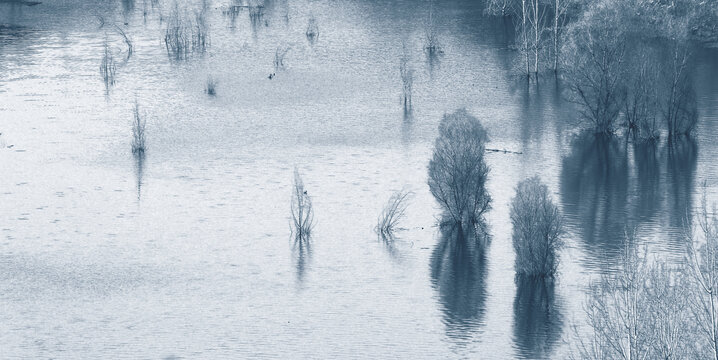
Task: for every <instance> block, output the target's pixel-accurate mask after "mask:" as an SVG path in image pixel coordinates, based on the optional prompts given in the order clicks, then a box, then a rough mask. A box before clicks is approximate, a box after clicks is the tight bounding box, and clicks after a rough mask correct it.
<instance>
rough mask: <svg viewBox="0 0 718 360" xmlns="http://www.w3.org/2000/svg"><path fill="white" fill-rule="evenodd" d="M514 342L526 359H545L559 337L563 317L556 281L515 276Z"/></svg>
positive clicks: (550, 353) (519, 352)
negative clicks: (556, 291)
mask: <svg viewBox="0 0 718 360" xmlns="http://www.w3.org/2000/svg"><path fill="white" fill-rule="evenodd" d="M515 283H516V297H515V298H514V339H513V340H514V344H515V346H516V348H517V350H518V355H519V356H520V357H522V358H525V359H548V358H550V357H551V355H552V352H553V349H554V346H555V345H556V344H557V343H558V342H559V341H560V340H561V334H562V326H563V319H562V316H561V311H560V310H561V309H560V307H559V306H558V304H557V301H556V293H555V280H553V279H547V278H537V277H531V276H516V278H515Z"/></svg>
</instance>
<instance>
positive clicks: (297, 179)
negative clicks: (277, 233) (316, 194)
mask: <svg viewBox="0 0 718 360" xmlns="http://www.w3.org/2000/svg"><path fill="white" fill-rule="evenodd" d="M291 211H292V234H293V235H294V238H295V239H296V240H308V239H309V237H310V236H311V232H312V228H313V227H314V210H313V208H312V198H311V197H310V196H309V195H308V194H307V190H306V189H305V188H304V182H303V181H302V177H301V176H300V175H299V170H298V169H296V168H295V169H294V185H293V187H292V202H291Z"/></svg>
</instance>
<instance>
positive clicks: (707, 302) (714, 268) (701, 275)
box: [686, 183, 718, 360]
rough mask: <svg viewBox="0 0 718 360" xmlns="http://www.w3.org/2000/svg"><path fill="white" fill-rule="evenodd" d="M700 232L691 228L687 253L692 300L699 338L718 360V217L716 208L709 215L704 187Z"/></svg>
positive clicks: (699, 221) (687, 237) (713, 357)
mask: <svg viewBox="0 0 718 360" xmlns="http://www.w3.org/2000/svg"><path fill="white" fill-rule="evenodd" d="M697 218H698V229H696V228H695V227H694V226H693V225H692V224H689V225H690V226H689V229H688V230H687V231H686V249H687V252H686V253H687V258H688V260H689V261H688V264H689V265H690V269H691V275H692V278H693V280H694V282H695V286H694V287H693V288H694V290H695V296H690V297H689V299H690V300H691V305H692V309H693V311H694V314H695V316H696V320H697V321H696V323H697V325H698V330H699V334H702V335H703V337H704V339H706V340H707V343H708V344H709V346H710V349H711V350H710V353H711V354H710V357H711V358H712V359H714V360H718V216H717V215H716V207H715V204H714V205H713V209H712V212H709V210H708V206H707V200H706V185H705V183H704V184H703V195H702V198H701V209H700V213H699V214H698V216H697Z"/></svg>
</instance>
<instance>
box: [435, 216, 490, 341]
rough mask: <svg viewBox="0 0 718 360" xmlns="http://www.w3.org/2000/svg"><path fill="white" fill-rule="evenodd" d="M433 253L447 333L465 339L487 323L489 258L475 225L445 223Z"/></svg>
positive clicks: (436, 283)
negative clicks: (487, 270)
mask: <svg viewBox="0 0 718 360" xmlns="http://www.w3.org/2000/svg"><path fill="white" fill-rule="evenodd" d="M440 233H441V235H440V236H441V237H440V239H439V242H438V244H437V245H436V247H435V248H434V251H433V253H432V255H431V281H432V285H433V286H434V288H435V289H437V290H438V292H439V301H440V303H441V309H442V311H443V313H444V324H445V325H446V334H447V336H449V337H450V338H452V339H454V340H457V341H461V340H465V339H468V338H470V337H471V333H472V332H473V331H475V330H476V329H477V328H478V327H479V326H481V325H482V324H483V319H484V313H485V311H486V309H485V302H486V279H485V275H486V261H485V254H484V250H483V244H482V241H481V239H479V236H478V235H477V234H476V232H475V231H474V230H473V229H472V227H470V226H469V227H465V228H462V226H460V225H453V226H443V227H441V230H440Z"/></svg>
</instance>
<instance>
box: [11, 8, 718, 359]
mask: <svg viewBox="0 0 718 360" xmlns="http://www.w3.org/2000/svg"><path fill="white" fill-rule="evenodd" d="M226 5H228V3H223V2H209V3H208V9H207V19H208V23H209V24H210V39H211V45H210V47H209V48H208V50H207V52H206V53H204V54H203V55H200V54H194V55H191V56H190V58H189V59H188V60H187V61H180V62H177V61H171V60H170V58H169V57H168V56H167V52H166V50H165V48H164V46H163V43H162V38H163V36H164V29H165V27H166V23H164V22H160V15H161V14H165V16H166V15H167V13H168V11H169V10H168V9H170V7H171V4H170V3H163V2H161V1H160V2H152V1H146V2H143V1H131V0H122V1H119V2H81V1H73V0H68V1H46V2H44V3H43V4H41V5H36V6H31V7H30V6H26V5H24V6H21V5H17V4H9V3H0V24H1V26H0V132H1V133H2V135H0V145H3V146H5V148H4V149H2V150H0V169H2V170H0V171H1V176H0V269H1V270H2V271H0V301H1V302H2V304H3V307H2V311H0V324H1V325H0V329H1V331H0V344H2V347H1V348H0V357H7V358H15V357H18V358H28V357H30V358H35V357H53V358H78V357H82V358H86V357H149V358H164V357H171V356H176V357H188V358H194V357H200V358H207V357H210V358H218V357H231V358H236V357H253V358H254V357H321V358H329V357H340V356H341V357H347V356H349V357H361V358H366V357H377V358H387V357H402V358H446V357H451V358H477V357H482V358H483V357H488V358H515V357H520V358H548V357H561V356H563V355H565V354H566V352H567V351H568V347H567V346H566V344H565V342H564V340H565V339H566V338H567V336H568V335H569V333H570V327H571V325H572V324H574V323H578V324H580V323H581V321H582V310H581V306H582V302H583V300H584V289H585V286H586V285H587V284H588V282H589V281H590V279H592V278H594V277H595V275H596V274H598V273H599V272H601V271H610V269H612V268H613V267H614V266H615V265H616V255H617V254H618V252H619V251H620V249H621V248H622V246H623V245H622V244H623V242H622V241H623V240H622V238H623V233H624V231H625V230H626V229H627V228H635V229H636V231H637V233H638V241H640V242H643V243H646V244H648V246H649V249H650V251H651V252H652V253H655V254H657V256H661V257H667V258H670V259H673V260H675V261H680V258H681V254H680V246H681V244H680V240H679V235H680V234H681V232H682V230H683V224H684V223H685V221H686V219H687V218H688V220H687V221H690V213H691V210H692V209H694V208H695V207H696V206H697V205H698V204H699V195H700V184H701V183H702V182H703V181H704V180H705V181H707V186H708V190H707V191H708V194H709V197H712V198H714V199H715V198H716V196H715V195H716V190H717V187H716V185H717V184H716V182H715V180H714V178H715V174H717V173H718V165H717V163H716V162H715V161H714V159H715V158H716V156H718V146H716V145H715V144H714V141H713V137H714V136H713V134H715V133H716V130H717V129H716V126H718V110H717V109H718V65H717V64H718V61H717V60H718V51H717V50H716V49H714V48H706V49H697V51H696V59H697V62H696V67H695V74H696V76H695V79H694V86H695V89H696V93H697V95H698V103H699V113H700V123H699V128H698V131H697V136H696V137H695V139H694V140H690V141H689V140H685V141H683V142H680V143H678V144H676V145H674V146H666V145H665V144H663V143H661V144H657V145H634V144H632V143H627V142H626V141H625V139H623V138H614V139H607V138H596V137H594V136H586V135H582V134H581V132H580V131H579V129H580V122H579V120H578V119H577V113H576V111H575V109H574V108H573V106H572V105H571V104H569V103H568V102H566V101H565V100H564V98H563V96H562V94H563V90H562V88H561V85H560V84H556V83H555V81H553V79H552V78H551V77H547V78H544V79H541V81H540V82H539V84H538V85H535V84H532V85H531V86H526V84H525V82H522V81H520V80H519V79H517V78H516V77H515V76H514V75H512V69H513V57H514V55H515V54H514V53H513V51H512V50H511V49H510V48H509V45H510V39H511V38H512V34H511V31H509V30H507V29H509V27H507V25H508V24H507V23H506V22H505V21H504V20H502V19H489V18H486V17H484V16H482V5H481V2H463V1H447V2H442V3H441V5H440V6H435V8H434V11H435V13H434V16H435V21H436V24H437V27H438V35H439V41H440V44H441V47H442V49H443V51H444V54H443V55H441V56H438V57H427V54H426V53H425V52H424V51H423V47H424V24H425V22H426V21H427V20H426V19H427V18H428V13H429V3H428V2H425V3H421V2H420V3H417V2H413V1H411V2H410V1H405V2H401V1H375V2H368V1H299V2H288V1H266V2H265V7H264V13H263V16H262V19H261V20H259V21H257V20H255V21H250V17H249V15H248V13H247V12H246V11H242V12H239V13H238V14H237V15H236V16H228V15H223V14H222V11H223V9H225V8H226ZM187 6H188V9H198V8H199V6H200V4H199V3H191V4H188V5H187ZM312 16H314V18H315V19H316V22H317V25H318V28H319V36H318V38H317V39H315V41H314V42H313V43H311V42H309V41H308V40H307V37H306V35H305V31H306V28H307V24H308V22H309V19H310V17H312ZM100 18H102V20H100ZM103 22H104V24H105V25H104V26H102V27H100V25H101V24H102V23H103ZM125 22H126V23H127V25H124V23H125ZM110 24H117V25H118V26H121V27H122V28H123V29H124V31H125V32H126V33H127V34H128V35H129V36H130V37H131V38H132V40H133V43H134V53H133V54H132V56H131V57H129V59H128V60H125V59H126V48H125V45H124V42H123V40H122V38H121V37H120V36H119V35H118V34H117V32H115V31H113V30H112V27H111V26H110ZM105 41H107V42H108V44H109V46H110V48H111V49H112V52H113V54H114V55H115V59H116V60H117V64H118V65H117V77H116V83H115V85H114V86H112V87H111V88H109V91H106V89H105V85H104V83H103V81H102V79H101V77H100V73H99V65H100V63H101V60H102V53H103V44H104V42H105ZM402 43H404V44H406V47H407V49H408V50H407V51H408V53H409V55H410V57H411V61H410V64H411V66H412V67H413V69H414V70H415V75H414V78H415V81H414V94H413V103H414V110H413V113H412V114H411V116H405V115H404V114H403V109H402V107H401V105H400V98H401V96H400V95H401V80H400V77H399V59H400V57H401V55H402ZM277 49H281V50H286V49H288V50H287V54H286V56H285V58H284V61H283V63H284V69H280V70H278V71H276V73H277V76H276V77H275V78H274V79H272V80H269V79H268V78H267V76H268V75H269V74H270V73H272V72H274V71H275V69H274V65H273V61H274V58H275V53H276V52H277ZM208 75H212V76H213V77H215V78H216V79H218V86H217V96H216V97H209V96H207V95H206V94H204V92H203V89H204V83H205V79H206V78H207V76H208ZM135 99H137V101H138V103H139V106H140V109H141V112H142V114H143V115H144V116H145V118H146V119H147V142H148V145H147V146H148V149H147V154H146V156H145V157H144V158H141V159H137V158H133V156H132V154H131V152H130V141H131V127H130V124H131V121H132V107H133V106H134V101H135ZM460 107H465V108H466V109H467V110H468V111H469V112H470V113H471V114H473V115H475V116H477V117H478V118H479V119H480V120H481V121H482V123H483V124H484V125H485V127H486V128H487V130H488V132H489V136H490V143H489V145H488V147H490V148H496V149H507V150H511V151H516V152H521V154H511V153H503V152H499V153H487V161H488V164H489V165H490V167H491V172H490V180H489V184H488V189H489V191H490V193H491V195H492V196H493V198H494V203H493V209H492V210H491V211H490V212H489V214H488V216H487V222H488V225H489V233H490V235H491V241H490V243H489V245H488V246H487V247H486V249H485V250H482V249H479V248H476V246H475V244H474V242H473V240H472V236H473V235H472V234H467V233H459V232H458V230H456V229H453V230H451V229H449V230H446V229H444V230H440V229H438V228H437V227H436V226H434V225H435V223H436V218H437V216H438V215H439V211H438V207H437V205H436V203H435V202H434V200H433V198H432V197H431V195H430V193H429V191H428V186H427V185H426V166H427V164H428V160H429V157H430V155H431V148H432V143H433V140H434V137H435V136H436V133H437V131H436V129H437V125H438V122H439V120H440V119H441V116H442V114H444V113H446V112H453V111H454V110H455V109H457V108H460ZM10 145H12V147H11V148H7V146H10ZM294 166H297V167H298V168H299V170H300V171H301V172H302V174H303V176H304V180H305V184H306V186H307V189H308V191H309V194H310V195H311V196H312V197H313V200H314V206H315V211H316V217H317V226H316V228H315V231H314V236H313V240H312V242H311V243H309V244H302V245H301V246H298V245H296V244H294V243H293V242H292V241H290V240H289V194H290V190H291V189H290V185H291V180H292V172H293V168H294ZM533 175H539V176H541V178H542V179H543V181H544V182H545V183H547V185H548V186H549V189H550V190H551V192H552V194H553V196H554V199H555V201H556V202H557V203H558V204H559V205H560V207H561V209H562V210H563V212H564V214H565V216H566V222H567V227H568V234H567V236H566V242H567V247H566V249H565V251H564V252H563V253H562V254H561V255H562V263H561V265H560V267H559V272H560V275H559V277H558V279H557V280H555V281H553V282H548V283H547V282H537V281H534V280H531V279H516V278H515V277H514V272H513V261H514V255H513V249H512V247H511V226H510V221H509V216H508V213H509V211H508V209H509V207H508V204H509V201H510V199H511V197H512V196H513V192H514V186H515V185H516V183H517V182H518V181H519V180H521V179H524V178H526V177H530V176H533ZM402 187H407V188H409V189H411V190H412V191H414V192H415V197H414V199H413V201H412V203H411V206H410V207H409V210H408V213H407V215H408V217H407V220H406V221H405V223H404V227H406V228H408V230H406V231H403V232H401V233H400V238H399V239H398V240H396V241H395V242H394V243H389V244H387V243H384V242H381V241H378V240H377V237H376V234H375V233H374V232H373V228H374V225H375V222H376V217H377V215H378V214H379V213H380V211H381V207H382V206H383V204H384V203H385V201H386V200H387V199H388V198H389V196H390V195H391V192H392V191H394V190H398V189H401V188H402Z"/></svg>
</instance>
